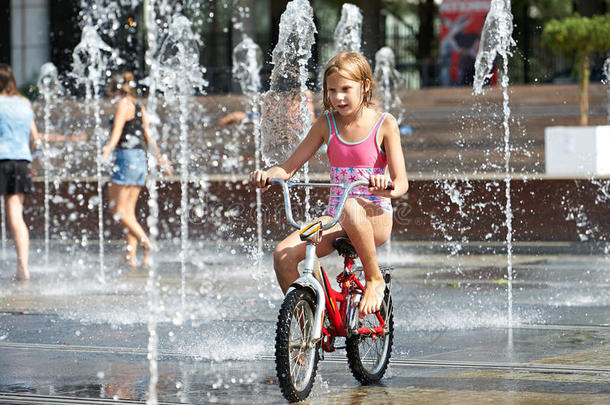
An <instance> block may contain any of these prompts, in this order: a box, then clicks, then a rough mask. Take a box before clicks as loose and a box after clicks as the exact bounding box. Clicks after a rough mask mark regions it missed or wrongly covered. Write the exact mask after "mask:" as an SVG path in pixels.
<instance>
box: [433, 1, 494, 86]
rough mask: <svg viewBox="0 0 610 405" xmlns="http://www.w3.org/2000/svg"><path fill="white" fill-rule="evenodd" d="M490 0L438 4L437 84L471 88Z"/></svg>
mask: <svg viewBox="0 0 610 405" xmlns="http://www.w3.org/2000/svg"><path fill="white" fill-rule="evenodd" d="M490 3H491V0H443V2H442V3H441V5H440V9H439V11H440V17H441V32H440V56H441V60H440V64H441V72H440V79H441V84H442V85H445V86H449V85H471V84H472V82H473V76H474V62H475V60H476V57H477V52H478V51H479V40H480V38H481V30H482V29H483V25H484V24H485V17H486V16H487V13H488V12H489V5H490Z"/></svg>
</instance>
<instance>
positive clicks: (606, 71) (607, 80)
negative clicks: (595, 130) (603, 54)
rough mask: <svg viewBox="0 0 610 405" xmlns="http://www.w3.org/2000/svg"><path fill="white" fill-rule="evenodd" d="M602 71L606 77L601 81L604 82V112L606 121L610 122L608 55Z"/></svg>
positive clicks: (609, 63)
mask: <svg viewBox="0 0 610 405" xmlns="http://www.w3.org/2000/svg"><path fill="white" fill-rule="evenodd" d="M603 71H604V77H605V78H606V79H605V80H602V83H605V84H606V113H607V116H608V123H609V124H610V57H607V58H606V61H605V62H604V68H603Z"/></svg>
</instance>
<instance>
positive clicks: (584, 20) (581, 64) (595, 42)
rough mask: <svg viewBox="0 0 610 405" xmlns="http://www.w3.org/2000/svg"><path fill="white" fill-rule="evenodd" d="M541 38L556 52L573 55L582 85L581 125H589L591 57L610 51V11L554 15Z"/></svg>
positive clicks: (579, 81)
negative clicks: (590, 14)
mask: <svg viewBox="0 0 610 405" xmlns="http://www.w3.org/2000/svg"><path fill="white" fill-rule="evenodd" d="M542 40H543V42H544V43H546V44H547V45H548V46H549V47H550V48H551V50H552V51H553V52H557V53H562V54H564V55H565V56H568V57H571V58H574V62H575V71H576V75H577V76H578V83H579V87H580V125H587V123H588V115H589V77H590V75H591V67H590V58H591V56H593V55H594V54H595V53H599V54H602V55H604V54H607V53H608V52H610V14H605V15H597V16H593V17H592V18H588V17H582V16H580V15H578V14H574V15H573V16H571V17H567V18H564V19H561V20H555V19H553V20H551V21H549V22H548V23H547V24H546V25H545V27H544V30H543V32H542Z"/></svg>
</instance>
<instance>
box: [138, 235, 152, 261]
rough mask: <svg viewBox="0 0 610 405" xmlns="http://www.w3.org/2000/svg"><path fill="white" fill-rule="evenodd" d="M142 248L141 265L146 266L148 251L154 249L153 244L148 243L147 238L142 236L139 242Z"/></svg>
mask: <svg viewBox="0 0 610 405" xmlns="http://www.w3.org/2000/svg"><path fill="white" fill-rule="evenodd" d="M140 245H141V246H142V249H144V257H142V267H148V266H149V265H150V252H152V251H153V250H155V248H154V246H153V245H152V244H151V243H150V240H148V238H146V237H144V238H142V241H141V242H140Z"/></svg>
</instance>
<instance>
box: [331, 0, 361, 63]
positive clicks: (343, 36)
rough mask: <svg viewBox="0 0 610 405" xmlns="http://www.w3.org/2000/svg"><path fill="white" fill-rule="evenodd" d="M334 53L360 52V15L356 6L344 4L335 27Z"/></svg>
mask: <svg viewBox="0 0 610 405" xmlns="http://www.w3.org/2000/svg"><path fill="white" fill-rule="evenodd" d="M334 38H335V53H339V52H360V46H361V42H362V13H361V12H360V8H358V7H357V6H355V5H353V4H350V3H345V4H344V5H343V7H342V8H341V18H340V19H339V22H338V23H337V26H336V27H335V35H334Z"/></svg>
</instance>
